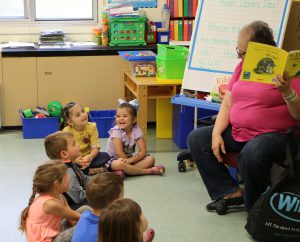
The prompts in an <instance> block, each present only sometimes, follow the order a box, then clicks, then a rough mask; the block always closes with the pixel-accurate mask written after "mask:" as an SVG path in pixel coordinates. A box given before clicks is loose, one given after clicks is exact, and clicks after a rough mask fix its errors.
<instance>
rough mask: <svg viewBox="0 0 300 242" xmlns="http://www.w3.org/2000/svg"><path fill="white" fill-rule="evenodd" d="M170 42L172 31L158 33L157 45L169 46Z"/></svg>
mask: <svg viewBox="0 0 300 242" xmlns="http://www.w3.org/2000/svg"><path fill="white" fill-rule="evenodd" d="M169 42H170V30H165V31H157V43H159V44H169Z"/></svg>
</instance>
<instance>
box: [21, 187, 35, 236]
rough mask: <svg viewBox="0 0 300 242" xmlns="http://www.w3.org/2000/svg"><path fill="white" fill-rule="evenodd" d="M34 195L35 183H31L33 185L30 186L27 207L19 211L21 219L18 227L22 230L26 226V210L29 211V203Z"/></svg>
mask: <svg viewBox="0 0 300 242" xmlns="http://www.w3.org/2000/svg"><path fill="white" fill-rule="evenodd" d="M35 195H36V189H35V184H33V187H32V194H31V197H30V198H29V202H28V205H27V207H26V208H25V209H24V210H23V211H22V213H21V219H20V226H19V229H20V230H21V231H22V232H24V231H25V227H26V219H27V217H28V212H29V208H30V206H31V204H32V203H33V200H34V198H35Z"/></svg>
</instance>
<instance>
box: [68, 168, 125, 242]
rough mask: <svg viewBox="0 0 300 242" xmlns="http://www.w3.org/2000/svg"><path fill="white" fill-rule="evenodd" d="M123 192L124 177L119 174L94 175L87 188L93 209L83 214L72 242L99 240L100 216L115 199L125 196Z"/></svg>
mask: <svg viewBox="0 0 300 242" xmlns="http://www.w3.org/2000/svg"><path fill="white" fill-rule="evenodd" d="M123 194H124V188H123V179H122V178H121V177H120V176H119V175H117V174H115V173H103V174H99V175H97V176H95V177H93V178H92V179H91V181H90V183H89V185H88V188H87V198H88V201H89V204H90V206H91V207H92V209H93V210H92V212H91V211H86V212H84V213H83V214H82V215H81V217H80V220H79V221H78V223H77V226H76V229H75V232H74V234H73V238H72V242H82V241H89V242H97V239H98V222H99V217H100V218H101V217H102V212H103V210H104V209H105V208H107V207H108V206H109V205H110V204H111V203H112V202H113V201H115V200H117V199H120V198H123Z"/></svg>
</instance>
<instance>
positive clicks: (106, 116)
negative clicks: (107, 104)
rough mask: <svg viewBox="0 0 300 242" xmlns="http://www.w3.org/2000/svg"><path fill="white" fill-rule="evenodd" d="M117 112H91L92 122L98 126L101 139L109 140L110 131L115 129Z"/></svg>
mask: <svg viewBox="0 0 300 242" xmlns="http://www.w3.org/2000/svg"><path fill="white" fill-rule="evenodd" d="M115 116H116V110H94V111H90V112H89V117H90V122H94V123H96V124H97V129H98V133H99V138H108V137H109V134H108V131H109V130H110V129H111V128H112V127H113V124H114V121H115Z"/></svg>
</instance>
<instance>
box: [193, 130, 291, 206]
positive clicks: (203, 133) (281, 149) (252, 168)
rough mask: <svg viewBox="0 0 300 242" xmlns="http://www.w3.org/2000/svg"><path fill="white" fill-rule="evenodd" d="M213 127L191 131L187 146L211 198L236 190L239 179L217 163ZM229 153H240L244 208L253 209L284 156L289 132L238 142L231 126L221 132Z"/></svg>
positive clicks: (220, 196)
mask: <svg viewBox="0 0 300 242" xmlns="http://www.w3.org/2000/svg"><path fill="white" fill-rule="evenodd" d="M212 130H213V126H207V127H202V128H199V129H196V130H194V131H192V132H191V133H190V134H189V136H188V140H187V142H188V147H189V150H190V152H191V155H192V157H193V159H194V161H195V162H196V165H197V168H198V170H199V173H200V175H201V177H202V180H203V182H204V184H205V186H206V189H207V191H208V193H209V195H210V197H211V199H212V200H217V199H219V198H222V197H224V196H225V195H227V194H230V193H232V192H235V191H236V189H237V188H238V184H237V182H236V181H235V180H234V179H233V178H232V177H231V176H230V174H229V171H228V169H227V167H226V166H225V165H224V164H223V163H220V162H218V160H217V159H216V157H215V156H214V154H213V151H212V149H211V142H212ZM222 137H223V140H224V144H225V150H226V152H227V153H233V152H237V153H239V155H238V157H237V162H238V166H239V172H240V175H241V178H242V180H243V181H244V182H245V190H244V199H245V208H246V209H250V208H251V207H252V206H253V204H254V203H255V201H256V200H257V198H258V197H259V196H260V195H261V194H262V193H263V192H264V191H265V190H266V188H267V186H268V185H269V183H270V179H269V178H270V170H271V166H272V163H273V162H278V161H282V160H284V159H285V146H286V142H287V136H286V134H282V133H277V132H271V133H265V134H262V135H259V136H256V137H254V138H253V139H251V140H249V141H247V142H237V141H235V140H234V139H233V137H232V134H231V126H229V127H228V128H227V129H226V130H225V131H224V132H223V134H222Z"/></svg>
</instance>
